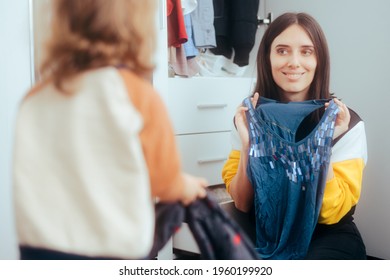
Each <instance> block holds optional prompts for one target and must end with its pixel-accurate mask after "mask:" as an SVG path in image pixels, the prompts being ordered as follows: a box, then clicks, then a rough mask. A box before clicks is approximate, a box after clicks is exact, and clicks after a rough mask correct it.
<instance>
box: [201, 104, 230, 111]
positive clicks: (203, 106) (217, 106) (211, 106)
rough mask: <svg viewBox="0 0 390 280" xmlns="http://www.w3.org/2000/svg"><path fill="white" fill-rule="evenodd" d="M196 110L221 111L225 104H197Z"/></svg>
mask: <svg viewBox="0 0 390 280" xmlns="http://www.w3.org/2000/svg"><path fill="white" fill-rule="evenodd" d="M197 107H198V109H200V110H202V109H222V108H225V107H227V104H198V106H197Z"/></svg>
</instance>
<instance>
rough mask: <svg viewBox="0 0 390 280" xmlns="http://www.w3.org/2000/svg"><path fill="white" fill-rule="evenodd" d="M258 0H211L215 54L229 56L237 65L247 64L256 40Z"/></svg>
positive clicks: (213, 51)
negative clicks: (215, 43)
mask: <svg viewBox="0 0 390 280" xmlns="http://www.w3.org/2000/svg"><path fill="white" fill-rule="evenodd" d="M259 2H260V1H259V0H213V5H214V28H215V35H216V41H217V47H216V48H212V49H210V51H211V52H212V53H214V54H216V55H223V56H225V57H227V58H229V59H230V58H231V57H232V55H233V50H234V59H233V62H234V63H235V64H237V65H238V66H245V65H248V64H249V54H250V52H251V50H252V48H253V46H254V44H255V41H256V31H257V12H258V10H259Z"/></svg>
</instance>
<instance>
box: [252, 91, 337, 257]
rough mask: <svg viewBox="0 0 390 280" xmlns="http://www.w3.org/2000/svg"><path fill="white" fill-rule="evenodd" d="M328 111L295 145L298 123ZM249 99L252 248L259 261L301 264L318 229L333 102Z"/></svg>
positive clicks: (332, 126) (333, 110)
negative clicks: (253, 218)
mask: <svg viewBox="0 0 390 280" xmlns="http://www.w3.org/2000/svg"><path fill="white" fill-rule="evenodd" d="M325 102H329V106H328V107H327V109H326V110H325V112H324V114H323V115H322V117H321V118H320V120H319V122H318V123H317V125H316V126H315V128H314V129H313V130H312V131H311V132H310V133H309V134H308V135H306V136H305V137H303V138H302V139H300V140H299V141H296V134H297V131H298V129H299V126H300V124H301V123H302V121H303V120H304V119H305V118H306V117H307V116H308V115H309V114H310V113H312V112H314V111H315V110H316V109H319V108H323V107H324V104H325ZM259 104H260V105H259V106H257V108H256V109H255V108H254V107H253V106H252V103H251V100H250V98H249V97H248V98H246V99H245V100H244V106H246V107H248V108H249V110H248V111H247V120H248V126H249V131H250V150H249V159H248V167H247V174H248V178H249V180H250V182H251V184H252V186H253V188H254V196H255V197H254V207H255V212H256V247H257V251H258V253H259V254H260V256H261V257H262V258H263V259H303V258H304V257H305V256H306V253H307V250H308V246H309V243H310V240H311V236H312V234H313V231H314V229H315V227H316V225H317V220H318V215H319V211H320V208H321V205H322V198H323V193H324V188H325V183H326V176H327V172H328V167H329V161H330V156H331V145H332V137H333V133H334V125H335V119H336V116H337V112H338V106H337V105H336V104H335V103H334V102H333V100H330V101H329V100H310V101H303V102H289V103H280V102H277V101H275V100H271V99H267V98H263V97H261V98H260V101H259Z"/></svg>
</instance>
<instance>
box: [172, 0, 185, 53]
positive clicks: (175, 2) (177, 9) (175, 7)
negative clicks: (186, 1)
mask: <svg viewBox="0 0 390 280" xmlns="http://www.w3.org/2000/svg"><path fill="white" fill-rule="evenodd" d="M167 25H168V47H172V46H173V47H176V48H178V47H180V46H181V44H184V43H185V42H187V40H188V36H187V31H186V27H185V23H184V15H183V10H182V6H181V0H167Z"/></svg>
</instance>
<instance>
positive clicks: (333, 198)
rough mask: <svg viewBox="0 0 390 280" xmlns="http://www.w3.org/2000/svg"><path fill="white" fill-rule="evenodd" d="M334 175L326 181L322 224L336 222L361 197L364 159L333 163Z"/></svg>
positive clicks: (321, 215) (321, 213) (321, 214)
mask: <svg viewBox="0 0 390 280" xmlns="http://www.w3.org/2000/svg"><path fill="white" fill-rule="evenodd" d="M332 166H333V171H334V177H333V179H331V180H329V181H327V182H326V186H325V192H324V198H323V203H322V208H321V211H320V216H319V219H318V222H319V223H321V224H334V223H337V222H339V221H340V219H341V218H342V217H344V215H345V214H346V213H348V211H349V210H351V208H352V207H353V206H355V205H356V204H357V202H358V200H359V198H360V193H361V188H362V180H363V169H364V161H363V159H360V158H357V159H351V160H345V161H340V162H336V163H333V164H332Z"/></svg>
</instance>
